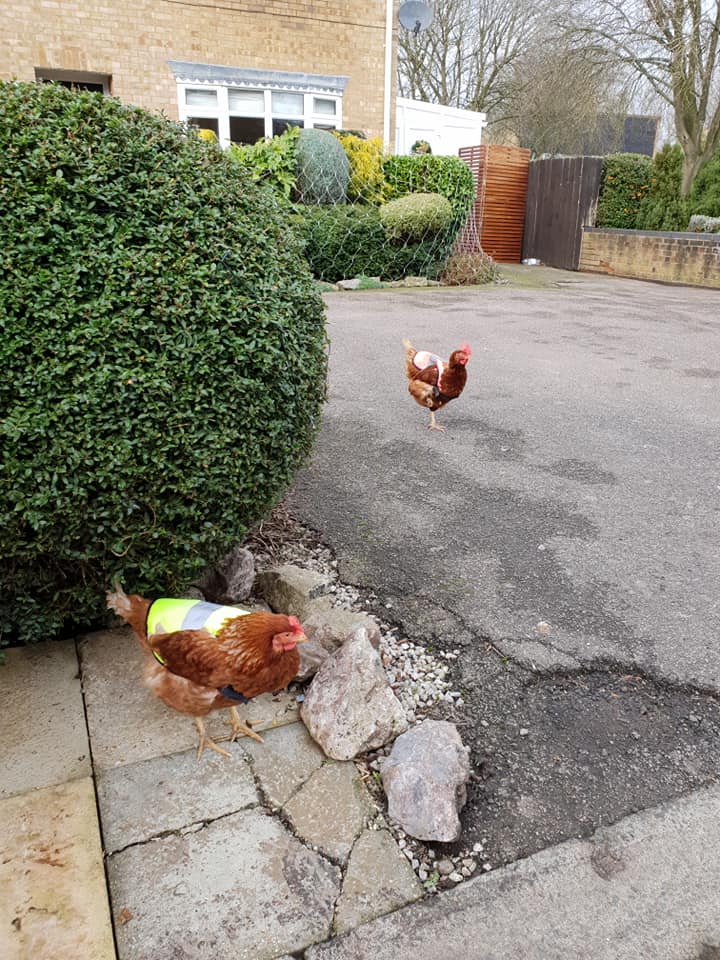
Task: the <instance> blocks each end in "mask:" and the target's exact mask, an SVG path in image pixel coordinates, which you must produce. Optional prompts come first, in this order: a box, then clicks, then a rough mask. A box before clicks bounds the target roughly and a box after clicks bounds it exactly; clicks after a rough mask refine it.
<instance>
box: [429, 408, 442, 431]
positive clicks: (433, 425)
mask: <svg viewBox="0 0 720 960" xmlns="http://www.w3.org/2000/svg"><path fill="white" fill-rule="evenodd" d="M444 429H445V427H441V426H440V424H439V423H438V422H437V421H436V420H435V411H434V410H431V411H430V425H429V426H428V430H444Z"/></svg>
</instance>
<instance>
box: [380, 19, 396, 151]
mask: <svg viewBox="0 0 720 960" xmlns="http://www.w3.org/2000/svg"><path fill="white" fill-rule="evenodd" d="M393 9H394V0H385V100H384V105H383V143H384V145H385V150H386V151H388V152H389V151H392V152H393V153H394V152H395V147H394V144H391V143H390V112H391V108H392V86H393V84H392V55H393V48H392V42H393Z"/></svg>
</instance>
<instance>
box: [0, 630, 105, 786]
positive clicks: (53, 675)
mask: <svg viewBox="0 0 720 960" xmlns="http://www.w3.org/2000/svg"><path fill="white" fill-rule="evenodd" d="M0 703H1V704H2V729H1V730H0V798H2V797H12V796H15V795H16V794H19V793H25V791H27V790H36V789H39V788H41V787H48V786H51V785H53V784H57V783H65V782H66V781H68V780H78V779H80V778H82V777H87V776H89V775H90V772H91V766H90V751H89V749H88V740H87V730H86V727H85V711H84V708H83V699H82V690H81V687H80V678H79V675H78V663H77V654H76V652H75V644H74V643H73V641H68V642H66V643H57V642H48V643H39V644H37V645H35V646H30V647H17V648H13V649H10V650H6V651H5V665H4V666H0Z"/></svg>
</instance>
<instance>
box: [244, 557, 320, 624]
mask: <svg viewBox="0 0 720 960" xmlns="http://www.w3.org/2000/svg"><path fill="white" fill-rule="evenodd" d="M329 586H330V581H329V580H328V578H327V577H325V576H323V575H322V574H320V573H315V572H314V571H312V570H304V569H303V568H302V567H295V566H293V565H292V564H289V563H286V564H283V565H282V566H280V567H273V568H272V569H270V570H264V571H263V572H262V573H259V574H258V575H257V576H256V578H255V588H254V589H255V592H256V593H257V595H258V596H259V597H262V598H263V600H265V601H266V602H267V603H269V604H270V606H271V607H272V609H273V610H275V611H276V612H277V613H285V614H287V615H288V616H293V617H297V618H298V619H299V620H300V621H301V622H302V623H304V621H305V617H306V614H307V608H308V605H309V604H310V602H311V601H312V600H315V599H317V597H321V596H324V595H325V594H326V593H327V592H328V588H329Z"/></svg>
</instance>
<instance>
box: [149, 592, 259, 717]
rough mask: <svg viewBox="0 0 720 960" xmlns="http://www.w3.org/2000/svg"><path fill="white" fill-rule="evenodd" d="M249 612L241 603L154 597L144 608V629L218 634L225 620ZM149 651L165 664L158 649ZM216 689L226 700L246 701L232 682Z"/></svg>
mask: <svg viewBox="0 0 720 960" xmlns="http://www.w3.org/2000/svg"><path fill="white" fill-rule="evenodd" d="M248 613H250V611H249V610H245V609H243V608H242V607H221V606H220V605H219V604H217V603H206V602H205V600H169V599H162V600H155V601H154V602H153V603H151V604H150V608H149V609H148V612H147V620H146V621H145V623H146V632H147V636H148V637H152V636H153V635H154V634H156V633H174V632H175V631H176V630H202V629H203V628H205V630H207V631H208V633H212V634H213V636H216V635H217V632H218V630H219V629H220V627H221V626H222V625H223V624H224V623H225V621H226V620H230V619H234V618H235V617H244V616H246V614H248ZM152 655H153V656H154V657H155V659H156V660H157V662H158V663H160V664H162V666H163V667H164V666H166V664H165V661H164V660H163V658H162V657H161V656H160V654H159V653H158V652H157V650H152ZM218 693H220V694H222V696H223V697H225V699H226V700H237V701H238V702H239V703H249V702H250V701H249V700H248V698H247V697H246V696H244V695H243V694H242V693H240V691H239V690H235V689H234V688H233V687H232V686H230V685H228V686H226V687H218Z"/></svg>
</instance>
